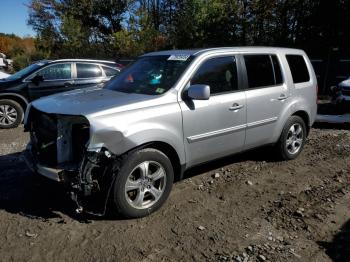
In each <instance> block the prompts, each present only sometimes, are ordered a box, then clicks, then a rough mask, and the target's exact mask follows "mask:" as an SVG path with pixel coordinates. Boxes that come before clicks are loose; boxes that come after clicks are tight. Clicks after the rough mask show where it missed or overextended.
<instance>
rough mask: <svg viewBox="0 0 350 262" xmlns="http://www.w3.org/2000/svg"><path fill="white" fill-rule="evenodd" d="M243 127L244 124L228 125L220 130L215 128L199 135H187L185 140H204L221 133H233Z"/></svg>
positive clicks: (189, 141)
mask: <svg viewBox="0 0 350 262" xmlns="http://www.w3.org/2000/svg"><path fill="white" fill-rule="evenodd" d="M245 128H246V125H239V126H234V127H229V128H225V129H220V130H216V131H212V132H208V133H204V134H199V135H195V136H190V137H187V141H188V143H193V142H198V141H202V140H205V139H208V138H212V137H218V136H223V135H227V134H230V133H234V132H237V131H240V130H242V129H245Z"/></svg>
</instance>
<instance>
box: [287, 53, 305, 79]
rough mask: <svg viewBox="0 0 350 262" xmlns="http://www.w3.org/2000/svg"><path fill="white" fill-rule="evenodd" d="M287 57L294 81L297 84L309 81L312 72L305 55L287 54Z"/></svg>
mask: <svg viewBox="0 0 350 262" xmlns="http://www.w3.org/2000/svg"><path fill="white" fill-rule="evenodd" d="M286 58H287V61H288V64H289V68H290V71H291V72H292V77H293V82H294V83H295V84H297V83H304V82H309V81H310V74H309V70H308V69H307V66H306V63H305V59H304V57H303V56H301V55H286Z"/></svg>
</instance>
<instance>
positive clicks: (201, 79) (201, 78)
mask: <svg viewBox="0 0 350 262" xmlns="http://www.w3.org/2000/svg"><path fill="white" fill-rule="evenodd" d="M194 84H201V85H208V86H210V93H211V94H219V93H225V92H230V91H236V90H238V80H237V66H236V58H235V57H234V56H229V57H216V58H211V59H209V60H207V61H205V62H204V63H203V64H202V65H201V66H200V68H199V69H198V70H197V72H196V73H195V75H194V76H193V77H192V79H191V85H194Z"/></svg>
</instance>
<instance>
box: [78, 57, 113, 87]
mask: <svg viewBox="0 0 350 262" xmlns="http://www.w3.org/2000/svg"><path fill="white" fill-rule="evenodd" d="M75 69H76V70H75V73H76V74H75V77H74V86H75V88H85V87H89V86H95V85H98V84H101V83H104V82H106V81H108V79H109V78H108V77H106V75H105V74H104V71H103V70H102V68H101V66H100V65H99V64H94V63H83V62H79V63H75Z"/></svg>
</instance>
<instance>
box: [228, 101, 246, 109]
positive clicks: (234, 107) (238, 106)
mask: <svg viewBox="0 0 350 262" xmlns="http://www.w3.org/2000/svg"><path fill="white" fill-rule="evenodd" d="M243 107H244V105H239V104H237V103H234V104H233V105H232V106H231V107H230V108H229V110H230V111H235V110H239V109H241V108H243Z"/></svg>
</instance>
